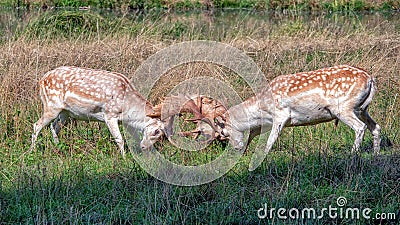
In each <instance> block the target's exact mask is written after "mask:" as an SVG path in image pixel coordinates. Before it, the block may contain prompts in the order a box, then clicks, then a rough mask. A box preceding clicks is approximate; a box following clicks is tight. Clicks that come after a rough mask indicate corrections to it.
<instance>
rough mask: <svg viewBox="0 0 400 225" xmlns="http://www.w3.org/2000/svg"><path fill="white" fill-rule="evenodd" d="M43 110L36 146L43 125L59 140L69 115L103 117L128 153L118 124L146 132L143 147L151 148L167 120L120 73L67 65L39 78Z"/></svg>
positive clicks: (34, 136)
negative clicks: (124, 123) (124, 124)
mask: <svg viewBox="0 0 400 225" xmlns="http://www.w3.org/2000/svg"><path fill="white" fill-rule="evenodd" d="M39 90H40V98H41V100H42V103H43V114H42V116H41V118H40V119H39V120H38V121H37V122H36V123H35V124H34V126H33V134H32V146H31V148H30V149H31V150H32V149H33V148H34V147H35V142H36V139H37V137H38V135H39V133H40V131H41V130H42V128H43V127H45V126H47V125H48V124H49V123H50V122H51V121H53V122H52V123H51V125H50V128H51V133H52V135H53V139H54V142H55V143H58V142H59V140H58V133H59V132H60V128H61V126H62V125H65V124H66V123H67V122H68V120H69V118H73V119H77V120H87V121H103V122H105V123H106V125H107V127H108V129H109V130H110V133H111V135H112V136H113V137H114V139H115V142H116V143H117V145H118V147H119V150H120V151H121V154H122V156H123V157H125V151H124V140H123V138H122V135H121V133H120V130H119V126H118V124H119V123H120V122H121V121H122V120H123V121H124V122H127V124H126V125H127V126H130V127H132V128H134V129H137V130H140V131H142V132H143V139H142V141H141V143H140V146H141V148H142V149H146V148H149V147H150V146H151V145H153V144H154V143H155V142H156V141H157V140H158V138H160V137H161V136H162V135H163V132H164V124H163V123H162V122H161V121H160V120H159V119H158V118H153V117H152V113H153V108H152V105H151V104H150V103H149V102H148V101H147V100H146V99H144V98H143V97H142V96H141V95H140V94H139V93H138V92H137V91H136V90H135V89H134V88H133V86H132V85H131V84H130V82H129V80H128V79H127V78H126V77H125V76H124V75H122V74H120V73H115V72H108V71H104V70H94V69H87V68H78V67H72V66H63V67H59V68H56V69H54V70H51V71H49V72H47V73H46V74H45V75H44V76H43V78H42V79H41V80H40V81H39Z"/></svg>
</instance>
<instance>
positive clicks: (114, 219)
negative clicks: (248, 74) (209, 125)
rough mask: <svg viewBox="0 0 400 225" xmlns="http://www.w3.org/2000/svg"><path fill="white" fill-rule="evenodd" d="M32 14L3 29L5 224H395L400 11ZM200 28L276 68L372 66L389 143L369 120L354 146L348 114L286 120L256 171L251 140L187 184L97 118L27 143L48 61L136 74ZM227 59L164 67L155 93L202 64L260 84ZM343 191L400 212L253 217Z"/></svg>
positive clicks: (170, 150) (399, 200)
mask: <svg viewBox="0 0 400 225" xmlns="http://www.w3.org/2000/svg"><path fill="white" fill-rule="evenodd" d="M24 18H27V19H26V20H25V22H23V23H22V24H21V25H20V26H17V27H14V28H10V29H11V30H12V31H13V32H12V33H10V34H8V35H4V36H3V37H2V39H1V42H0V131H1V136H0V224H268V223H269V224H288V223H292V224H399V218H400V142H399V140H400V97H399V93H400V79H399V76H400V74H399V71H400V63H399V62H400V32H399V31H400V29H399V28H400V22H399V21H400V18H399V15H398V13H397V14H394V15H383V14H373V15H364V16H361V15H357V14H352V13H349V14H333V15H324V14H322V15H319V16H310V15H304V14H286V15H282V14H263V13H256V12H244V13H243V12H231V14H227V13H225V14H224V13H223V12H221V14H218V13H217V14H215V15H209V14H207V13H202V12H198V13H193V14H178V15H176V14H163V15H162V16H154V17H153V16H150V15H144V18H142V17H140V16H138V17H137V18H129V17H128V16H125V17H119V18H114V19H108V18H107V17H106V16H104V15H102V14H95V13H92V12H76V11H72V12H59V13H48V14H45V15H35V14H34V15H26V16H25V17H24ZM74 18H75V19H74ZM222 18H224V19H222ZM260 18H261V19H260ZM99 22H100V23H99ZM105 24H107V25H105ZM109 24H111V25H112V26H110V25H109ZM4 34H6V33H4ZM204 39H206V40H215V41H220V42H223V43H227V44H230V45H232V46H234V47H237V48H239V49H241V50H243V51H244V52H245V53H246V54H247V55H249V56H250V57H251V58H253V59H254V61H255V62H256V64H257V65H258V66H259V67H260V68H261V70H262V71H263V73H264V74H265V75H266V77H267V78H268V79H271V78H273V77H276V76H278V75H281V74H289V73H294V72H299V71H308V70H314V69H317V68H322V67H327V66H332V65H338V64H350V65H355V66H359V67H362V68H365V69H366V70H368V71H370V73H371V74H373V75H374V76H375V77H376V80H377V84H378V88H379V92H378V93H377V95H376V96H375V99H374V101H373V102H372V104H371V106H370V110H369V111H370V114H371V116H372V117H373V118H375V119H376V121H377V122H378V123H379V124H380V125H381V127H382V150H381V154H380V155H379V156H374V155H373V154H372V153H371V148H372V136H371V134H370V133H369V132H366V135H365V138H364V141H363V144H362V149H361V151H360V152H359V153H357V154H351V153H350V149H351V146H352V143H353V140H354V134H353V132H352V131H351V129H350V128H348V127H347V126H345V125H344V124H343V123H339V126H338V127H337V128H335V126H334V125H333V123H327V124H320V125H316V126H309V127H300V128H286V129H285V130H284V132H283V134H282V135H281V137H280V138H279V141H278V142H277V143H276V144H275V145H274V148H273V150H272V151H271V152H270V153H269V154H268V156H267V158H266V159H265V160H264V162H263V163H262V165H261V166H260V167H259V168H258V169H256V170H255V171H253V172H249V171H248V163H249V161H250V158H251V156H252V153H253V152H254V145H252V146H250V149H249V150H248V151H247V152H246V153H245V154H244V156H243V157H242V158H241V160H240V162H239V163H238V164H237V165H236V166H235V167H234V168H233V169H232V170H231V171H230V172H229V173H228V174H226V175H225V176H223V177H222V178H220V179H218V180H216V181H214V182H211V183H208V184H205V185H201V186H195V187H179V186H173V185H169V184H166V183H163V182H161V181H158V180H156V179H155V178H153V177H151V176H150V175H148V174H147V173H146V172H145V171H144V170H142V169H141V168H140V166H139V165H138V164H137V163H136V162H135V161H134V159H133V158H132V157H131V156H130V155H129V154H128V157H127V159H126V160H123V159H122V158H121V156H120V155H119V151H118V149H117V146H116V145H115V143H114V141H113V140H112V138H111V136H110V134H109V132H108V130H107V128H106V127H105V125H104V124H101V123H87V122H77V123H76V124H70V125H68V126H67V127H65V128H64V129H63V130H62V131H61V134H60V141H61V142H60V143H59V144H58V145H55V144H54V143H53V142H52V138H51V134H50V130H49V129H47V128H46V129H44V130H43V131H42V134H41V137H40V138H39V139H40V140H39V144H38V145H37V146H38V147H37V148H38V149H37V151H36V152H32V153H28V152H27V150H28V148H29V146H30V137H31V132H32V125H33V123H34V122H35V121H36V120H37V119H38V118H39V117H40V115H41V109H42V107H41V104H40V101H39V97H38V86H37V82H38V80H39V79H40V77H41V76H42V75H43V74H44V73H45V72H47V71H49V70H51V69H53V68H55V67H57V66H61V65H75V66H82V67H90V68H98V69H105V70H110V71H116V72H121V73H123V74H126V75H127V76H129V77H131V76H132V75H133V73H134V72H135V70H136V69H137V68H138V67H139V65H140V64H141V63H142V62H143V61H145V60H146V59H147V58H148V57H149V56H151V55H152V54H154V53H156V52H157V51H158V50H161V49H163V48H164V47H167V46H169V45H171V44H174V43H179V42H181V41H188V40H204ZM223 72H224V71H223V70H220V69H219V68H218V67H216V66H212V65H211V66H204V65H201V66H199V65H191V64H189V65H186V67H184V68H177V69H176V71H175V72H173V73H172V72H170V73H167V74H165V75H164V77H163V78H162V80H161V81H160V82H159V83H158V84H157V85H156V87H155V88H154V90H153V92H152V93H153V94H152V96H151V100H152V102H154V103H155V102H157V101H158V99H159V98H160V97H162V96H164V94H165V93H168V91H169V90H170V89H171V88H172V87H173V86H174V85H175V84H177V83H178V82H179V81H181V80H184V79H187V78H188V77H196V76H201V75H205V74H207V75H209V76H213V77H222V78H223V79H225V80H226V81H228V82H230V83H231V84H232V86H234V87H235V88H236V89H237V91H238V93H239V94H240V95H241V96H242V97H246V96H249V95H250V94H251V93H250V92H249V90H248V87H247V86H246V85H245V84H243V82H242V81H241V80H239V79H237V77H235V76H234V75H229V76H228V75H225V74H224V73H223ZM157 146H158V147H159V148H160V150H161V149H162V150H163V154H164V155H166V156H168V157H170V158H171V159H172V160H175V161H176V162H177V163H186V161H187V160H189V163H190V162H193V161H196V160H203V161H204V160H205V161H206V160H207V159H210V158H212V157H214V156H215V155H216V154H218V152H221V151H223V147H222V146H221V145H220V144H218V143H215V144H213V145H212V146H210V147H208V148H207V149H205V150H204V151H202V152H201V153H202V154H203V155H198V156H196V157H201V158H200V159H199V158H194V157H191V155H190V153H187V152H183V151H181V150H179V149H176V148H174V147H172V146H171V145H169V144H168V143H166V142H163V143H162V144H158V145H157ZM340 196H343V197H346V199H347V204H346V207H353V208H355V207H357V208H361V209H363V208H370V209H371V210H372V213H371V216H372V217H374V216H375V214H376V213H394V214H395V216H396V219H392V220H379V219H370V220H351V219H340V218H335V219H332V218H329V217H328V216H327V214H325V216H324V217H323V218H322V219H319V220H306V219H304V220H293V219H278V218H277V217H276V216H275V217H274V218H273V219H263V220H261V219H259V218H258V217H257V210H258V209H259V208H261V207H263V206H264V203H265V204H267V206H268V208H273V207H274V208H280V207H283V208H286V209H288V210H289V209H291V208H298V209H303V208H307V207H313V208H316V209H322V208H324V207H326V208H327V207H328V206H329V205H332V206H333V207H335V206H336V200H337V198H338V197H340Z"/></svg>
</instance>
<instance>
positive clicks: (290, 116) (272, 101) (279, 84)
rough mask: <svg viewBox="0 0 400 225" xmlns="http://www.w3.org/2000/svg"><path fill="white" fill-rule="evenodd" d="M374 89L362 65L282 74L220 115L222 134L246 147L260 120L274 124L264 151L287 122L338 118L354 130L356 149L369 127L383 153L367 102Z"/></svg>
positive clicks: (310, 122) (304, 123) (376, 148)
mask: <svg viewBox="0 0 400 225" xmlns="http://www.w3.org/2000/svg"><path fill="white" fill-rule="evenodd" d="M375 92H376V84H375V80H374V78H373V77H372V76H371V75H369V74H368V73H367V72H366V71H364V70H363V69H360V68H356V67H352V66H348V65H341V66H335V67H330V68H325V69H319V70H315V71H310V72H303V73H296V74H291V75H283V76H278V77H277V78H275V79H273V80H272V81H271V82H270V85H269V86H268V87H267V88H266V89H264V90H263V91H262V92H261V93H259V94H257V95H255V96H253V97H250V98H249V99H247V100H246V101H244V102H242V103H241V104H239V105H236V106H233V107H231V108H230V109H229V110H228V111H227V112H226V113H225V115H224V116H223V117H222V118H223V119H225V121H223V120H222V121H220V122H221V124H220V127H221V128H220V129H221V133H222V135H223V136H225V137H227V138H229V139H230V142H231V144H232V145H233V147H234V148H236V149H242V148H243V147H244V143H243V136H244V132H245V131H246V130H250V140H249V141H251V139H252V137H254V136H256V135H258V134H260V130H261V129H260V128H261V127H262V126H266V127H271V126H272V129H271V133H270V135H269V138H268V141H267V145H266V148H265V152H268V151H269V150H270V149H271V148H272V145H273V144H274V142H275V141H276V140H277V138H278V136H279V134H280V133H281V131H282V129H283V128H284V127H292V126H307V125H313V124H318V123H323V122H328V121H332V120H340V121H342V122H343V123H345V124H347V125H348V126H349V127H351V128H352V129H353V130H354V132H355V141H354V144H353V147H352V150H353V151H356V150H358V149H359V146H360V144H361V142H362V139H363V136H364V132H365V130H366V129H367V128H368V129H369V130H370V131H371V133H372V135H373V139H374V146H373V147H374V152H375V153H379V148H380V138H379V133H380V126H379V125H378V124H377V123H376V122H375V121H374V120H373V119H372V118H371V117H370V116H369V115H368V112H367V108H368V105H369V104H370V103H371V101H372V98H373V96H374V95H375Z"/></svg>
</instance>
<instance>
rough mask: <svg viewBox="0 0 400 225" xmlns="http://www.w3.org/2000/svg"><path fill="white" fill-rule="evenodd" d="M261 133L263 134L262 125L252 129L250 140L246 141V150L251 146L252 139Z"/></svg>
mask: <svg viewBox="0 0 400 225" xmlns="http://www.w3.org/2000/svg"><path fill="white" fill-rule="evenodd" d="M260 134H261V127H257V128H255V129H250V134H249V139H248V141H247V143H246V148H245V150H246V149H247V148H248V147H249V145H250V143H251V141H252V140H253V139H254V138H255V137H257V136H258V135H260Z"/></svg>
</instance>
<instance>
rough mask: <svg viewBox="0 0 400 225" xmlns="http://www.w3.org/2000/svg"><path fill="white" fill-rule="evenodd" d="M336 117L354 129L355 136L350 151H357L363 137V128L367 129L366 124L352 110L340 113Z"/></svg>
mask: <svg viewBox="0 0 400 225" xmlns="http://www.w3.org/2000/svg"><path fill="white" fill-rule="evenodd" d="M338 118H339V120H340V121H342V122H343V123H345V124H346V125H347V126H349V127H351V129H353V130H354V132H355V134H356V137H355V140H354V144H353V147H352V149H351V151H352V152H355V151H358V149H359V148H360V145H361V142H362V139H363V137H364V133H365V130H366V129H367V125H366V124H365V123H364V122H363V121H361V120H360V119H359V118H358V117H357V115H356V114H355V113H354V112H350V113H346V114H341V115H340V116H338Z"/></svg>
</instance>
